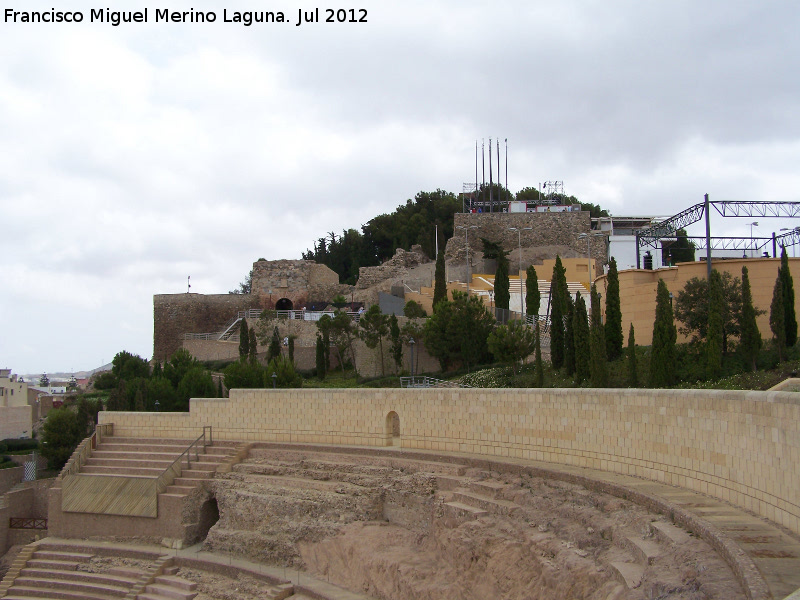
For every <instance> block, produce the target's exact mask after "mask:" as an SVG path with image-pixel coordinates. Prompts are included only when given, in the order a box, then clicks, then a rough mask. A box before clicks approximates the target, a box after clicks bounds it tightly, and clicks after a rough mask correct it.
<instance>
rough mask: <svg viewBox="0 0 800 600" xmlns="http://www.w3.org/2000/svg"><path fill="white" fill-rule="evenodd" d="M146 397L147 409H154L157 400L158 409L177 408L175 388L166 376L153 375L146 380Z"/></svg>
mask: <svg viewBox="0 0 800 600" xmlns="http://www.w3.org/2000/svg"><path fill="white" fill-rule="evenodd" d="M178 383H180V382H178ZM147 398H148V408H149V409H152V410H155V408H156V402H158V410H159V411H163V412H175V411H177V410H178V392H177V389H176V388H175V387H173V385H172V383H170V381H169V379H167V378H166V377H163V376H162V377H153V378H151V379H150V380H148V382H147Z"/></svg>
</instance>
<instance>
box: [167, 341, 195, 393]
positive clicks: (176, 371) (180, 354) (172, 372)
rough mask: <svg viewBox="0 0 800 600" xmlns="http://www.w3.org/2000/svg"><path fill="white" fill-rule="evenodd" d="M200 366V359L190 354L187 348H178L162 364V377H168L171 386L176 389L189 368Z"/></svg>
mask: <svg viewBox="0 0 800 600" xmlns="http://www.w3.org/2000/svg"><path fill="white" fill-rule="evenodd" d="M200 366H201V365H200V361H198V360H197V359H196V358H195V357H194V356H192V354H191V353H190V352H189V351H188V350H186V349H185V348H179V349H178V350H176V351H175V353H174V354H173V355H172V356H171V357H170V359H169V361H167V363H166V364H165V365H164V377H166V378H167V379H169V381H170V383H171V384H172V387H173V388H175V389H176V390H177V389H178V386H179V385H180V383H181V380H182V379H183V378H184V377H185V375H186V373H188V372H189V369H193V368H195V367H200Z"/></svg>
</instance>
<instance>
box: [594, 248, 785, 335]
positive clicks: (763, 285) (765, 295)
mask: <svg viewBox="0 0 800 600" xmlns="http://www.w3.org/2000/svg"><path fill="white" fill-rule="evenodd" d="M780 263H781V261H780V259H779V258H748V259H734V260H720V261H716V262H713V263H712V266H713V267H714V268H715V269H717V270H719V271H720V272H728V273H730V274H731V275H733V276H734V277H738V278H739V279H741V277H742V267H743V266H746V267H747V271H748V276H749V278H750V289H751V291H752V293H753V304H754V305H755V306H756V308H759V309H762V310H765V311H766V313H765V314H763V315H761V316H760V317H758V319H757V322H758V328H759V330H760V331H761V337H762V338H764V339H765V340H769V339H772V332H771V331H770V328H769V306H770V304H771V303H772V289H773V287H774V286H775V278H776V277H777V276H778V268H779V267H780ZM789 270H790V271H791V273H792V279H793V280H794V281H800V279H798V278H799V277H800V258H790V259H789ZM693 277H699V278H701V279H705V278H706V263H705V262H691V263H679V264H678V265H677V266H675V267H669V268H666V269H658V270H653V271H645V270H636V269H629V270H626V271H620V273H619V291H620V306H621V308H622V332H623V334H624V335H625V339H626V340H627V339H628V330H629V329H630V326H631V323H633V327H634V329H635V331H636V343H637V344H640V345H643V346H647V345H649V344H650V343H651V342H652V339H653V321H654V320H655V314H656V289H657V288H658V280H659V279H663V280H664V283H666V284H667V288H668V289H669V291H670V292H672V294H673V295H676V296H677V294H678V292H680V291H681V290H683V288H684V287H685V286H686V282H687V281H689V280H690V279H691V278H693ZM606 283H607V282H606V276H605V275H604V276H602V277H600V278H599V279H597V289H598V291H600V292H601V293H602V294H603V297H604V298H605V288H606ZM601 304H602V309H603V311H605V301H603V302H601ZM795 312H796V313H798V314H800V293H798V292H797V291H796V292H795ZM677 325H678V326H680V325H681V324H680V323H677ZM688 339H689V338H687V337H685V336H682V335H681V334H680V333H678V341H679V342H686V341H688Z"/></svg>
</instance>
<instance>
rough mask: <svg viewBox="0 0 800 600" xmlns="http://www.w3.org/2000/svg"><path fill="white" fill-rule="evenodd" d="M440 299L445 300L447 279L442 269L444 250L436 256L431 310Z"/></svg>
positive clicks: (434, 308)
mask: <svg viewBox="0 0 800 600" xmlns="http://www.w3.org/2000/svg"><path fill="white" fill-rule="evenodd" d="M442 300H447V280H446V278H445V269H444V252H442V253H441V254H440V255H439V256H438V257H436V271H435V275H434V283H433V310H436V305H437V304H439V302H441V301H442Z"/></svg>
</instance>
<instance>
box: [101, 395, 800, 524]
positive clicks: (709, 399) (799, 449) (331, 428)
mask: <svg viewBox="0 0 800 600" xmlns="http://www.w3.org/2000/svg"><path fill="white" fill-rule="evenodd" d="M390 412H396V413H397V414H398V415H399V418H400V433H401V435H400V440H399V443H400V444H401V446H402V447H404V448H420V449H428V450H440V451H452V452H465V453H470V454H475V455H487V456H503V457H515V458H519V459H531V460H541V461H549V462H554V463H559V464H567V465H576V466H584V467H591V468H595V469H602V470H606V471H612V472H618V473H625V474H628V475H634V476H638V477H643V478H646V479H651V480H654V481H659V482H664V483H668V484H672V485H676V486H680V487H684V488H687V489H691V490H695V491H699V492H703V493H706V494H709V495H711V496H714V497H717V498H720V499H723V500H726V501H728V502H731V503H732V504H735V505H737V506H739V507H742V508H745V509H747V510H751V511H753V512H755V513H757V514H759V515H761V516H763V517H766V518H768V519H770V520H772V521H775V522H777V523H780V524H782V525H784V526H785V527H787V528H789V529H790V530H792V531H793V532H795V533H800V501H798V498H800V471H798V469H797V468H796V466H797V464H798V461H800V397H798V395H797V394H796V393H793V392H743V391H718V390H592V389H583V390H573V389H433V388H431V389H400V388H397V389H360V388H359V389H338V390H333V389H326V390H323V389H297V390H231V392H230V398H229V399H202V400H198V399H194V400H192V401H191V410H190V412H189V413H169V414H165V413H121V412H117V413H109V412H103V413H100V422H101V423H112V422H113V423H114V434H115V435H121V436H143V437H168V438H169V437H171V438H183V439H189V438H194V437H196V435H198V432H199V431H201V428H202V426H203V425H211V426H213V435H214V438H215V439H223V440H248V441H279V442H306V443H322V444H352V445H360V446H384V445H390V444H392V443H393V439H392V436H391V420H390V418H389V413H390Z"/></svg>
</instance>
